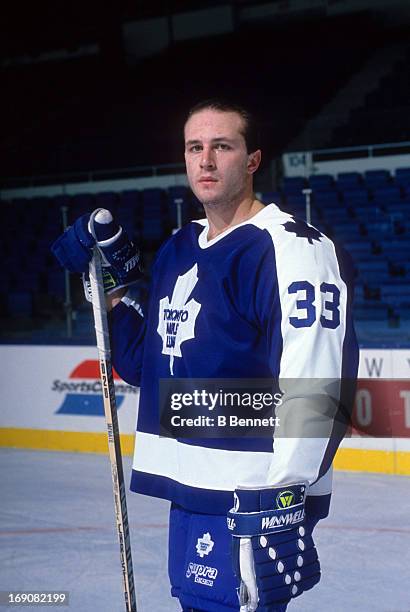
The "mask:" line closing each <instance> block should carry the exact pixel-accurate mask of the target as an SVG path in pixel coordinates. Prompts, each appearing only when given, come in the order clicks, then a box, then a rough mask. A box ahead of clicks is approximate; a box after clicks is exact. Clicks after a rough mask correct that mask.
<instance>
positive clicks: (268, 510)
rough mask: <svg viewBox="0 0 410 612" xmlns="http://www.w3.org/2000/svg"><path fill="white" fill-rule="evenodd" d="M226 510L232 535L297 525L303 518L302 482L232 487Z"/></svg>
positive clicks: (264, 532) (257, 532) (303, 488)
mask: <svg viewBox="0 0 410 612" xmlns="http://www.w3.org/2000/svg"><path fill="white" fill-rule="evenodd" d="M234 499H235V505H234V507H233V508H232V509H231V510H230V511H229V512H228V529H229V530H230V531H231V533H232V535H234V536H239V537H244V536H247V537H252V536H255V535H263V534H269V533H276V532H279V531H285V530H287V529H292V528H293V527H297V526H298V525H299V524H300V523H302V522H303V521H304V519H305V499H306V485H305V484H304V483H298V484H292V485H283V486H281V487H277V486H276V487H269V488H264V489H236V490H235V493H234Z"/></svg>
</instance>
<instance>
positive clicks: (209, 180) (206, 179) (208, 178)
mask: <svg viewBox="0 0 410 612" xmlns="http://www.w3.org/2000/svg"><path fill="white" fill-rule="evenodd" d="M217 180H218V179H216V178H215V177H213V176H203V177H201V178H200V179H199V182H200V183H216V182H217Z"/></svg>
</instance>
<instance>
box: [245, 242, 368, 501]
mask: <svg viewBox="0 0 410 612" xmlns="http://www.w3.org/2000/svg"><path fill="white" fill-rule="evenodd" d="M273 238H274V239H273V241H272V242H273V245H274V246H272V249H271V251H270V255H269V258H270V259H269V264H268V265H264V266H263V267H262V268H261V270H260V279H259V280H260V282H259V283H258V290H257V292H256V300H257V304H258V312H259V315H258V316H259V318H260V324H261V325H262V329H263V333H265V334H266V339H267V344H268V352H269V361H270V369H271V371H272V375H273V377H274V378H277V379H278V381H279V387H280V389H281V391H282V393H283V397H282V403H281V404H280V405H278V406H277V408H276V413H275V416H276V417H277V423H278V425H277V426H276V427H275V434H274V443H273V456H272V461H271V465H270V469H269V473H268V474H267V483H268V484H271V485H274V484H280V483H292V482H301V481H303V482H305V483H306V484H307V485H309V486H310V488H311V491H312V492H313V491H314V490H315V483H318V481H319V480H320V479H321V478H322V477H323V476H324V475H325V474H326V473H328V472H329V470H330V468H331V465H332V461H333V458H334V455H335V453H336V450H337V448H338V445H339V443H340V441H341V439H342V438H343V436H344V435H345V432H346V426H347V424H348V422H349V417H350V410H351V406H352V402H353V397H354V387H355V379H356V375H357V367H358V347H357V342H356V338H355V333H354V328H353V322H352V297H353V296H352V291H353V269H352V266H351V265H350V263H349V258H348V256H347V254H346V253H343V252H337V250H336V248H335V246H334V244H333V242H332V241H330V240H329V239H327V238H326V237H325V236H322V238H321V240H318V241H309V240H307V239H306V238H299V237H296V238H295V237H292V238H293V239H291V238H288V237H287V236H284V239H282V240H280V238H281V236H279V239H278V237H277V236H275V237H273ZM265 264H266V262H265ZM319 488H320V487H319ZM323 492H324V491H321V493H323ZM328 493H330V490H329V491H328Z"/></svg>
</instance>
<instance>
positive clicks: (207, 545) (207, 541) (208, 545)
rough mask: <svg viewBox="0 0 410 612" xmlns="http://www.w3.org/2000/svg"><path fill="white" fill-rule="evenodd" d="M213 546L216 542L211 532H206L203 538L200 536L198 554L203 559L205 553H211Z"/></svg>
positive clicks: (197, 545)
mask: <svg viewBox="0 0 410 612" xmlns="http://www.w3.org/2000/svg"><path fill="white" fill-rule="evenodd" d="M213 547H214V542H213V541H212V538H211V534H210V533H209V532H208V533H204V535H203V536H202V538H198V541H197V543H196V547H195V548H196V552H197V553H198V555H199V556H200V557H201V559H203V558H204V556H205V555H209V553H210V552H211V551H212V549H213Z"/></svg>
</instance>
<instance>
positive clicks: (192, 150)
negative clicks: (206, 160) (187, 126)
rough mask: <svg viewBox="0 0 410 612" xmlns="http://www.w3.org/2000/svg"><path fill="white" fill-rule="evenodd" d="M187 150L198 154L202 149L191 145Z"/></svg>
mask: <svg viewBox="0 0 410 612" xmlns="http://www.w3.org/2000/svg"><path fill="white" fill-rule="evenodd" d="M189 150H190V151H191V152H192V153H199V151H202V147H201V145H192V146H191V147H189Z"/></svg>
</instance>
